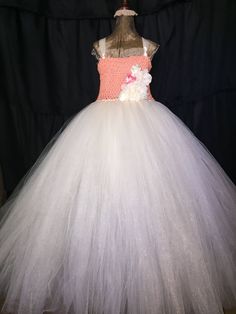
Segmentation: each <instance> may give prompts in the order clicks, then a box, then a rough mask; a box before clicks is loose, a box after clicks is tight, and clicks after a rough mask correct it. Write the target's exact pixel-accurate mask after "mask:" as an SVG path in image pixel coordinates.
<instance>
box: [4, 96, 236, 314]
mask: <svg viewBox="0 0 236 314" xmlns="http://www.w3.org/2000/svg"><path fill="white" fill-rule="evenodd" d="M2 213H4V217H3V218H2V220H1V225H0V289H1V293H2V295H4V300H5V303H4V305H3V311H5V312H7V313H8V312H10V313H14V314H15V313H19V314H31V313H33V314H38V313H43V312H44V311H45V313H48V312H49V311H51V312H53V313H61V314H66V313H75V314H124V313H127V314H192V313H194V314H222V313H223V307H224V308H231V307H234V306H236V187H235V185H234V184H233V182H232V181H231V180H230V179H229V177H228V176H227V175H226V173H225V172H224V171H223V169H222V168H221V167H220V166H219V164H218V163H217V161H216V160H215V159H214V157H213V156H212V155H211V154H210V152H209V151H208V150H207V149H206V147H205V146H204V145H203V144H202V143H201V142H200V141H199V140H198V139H197V138H196V137H195V136H194V135H193V133H192V132H191V131H190V130H189V129H188V128H187V127H186V126H185V125H184V123H183V122H182V121H181V120H180V119H179V118H177V116H175V115H174V114H173V113H172V112H171V111H170V110H169V109H168V108H167V107H166V106H164V105H163V104H161V103H159V102H156V101H141V102H127V101H126V102H120V101H98V100H97V101H95V102H93V103H91V104H90V105H88V106H87V107H85V108H84V109H83V110H82V111H80V112H79V113H78V114H77V115H76V116H75V117H74V118H73V120H72V121H71V122H70V123H69V124H68V125H67V127H66V128H65V129H64V130H63V131H62V132H60V134H58V135H57V136H56V137H55V138H54V141H52V142H51V143H50V144H49V146H48V147H47V148H46V149H45V151H44V152H43V154H42V155H41V157H40V158H39V160H38V161H37V163H36V164H35V165H34V167H33V168H32V169H31V171H30V172H29V173H28V175H27V176H26V177H25V179H24V181H23V182H21V184H20V187H18V188H17V190H16V191H15V193H14V194H13V197H11V199H10V200H9V201H8V202H7V203H6V204H5V205H4V207H3V208H2ZM5 312H4V313H5Z"/></svg>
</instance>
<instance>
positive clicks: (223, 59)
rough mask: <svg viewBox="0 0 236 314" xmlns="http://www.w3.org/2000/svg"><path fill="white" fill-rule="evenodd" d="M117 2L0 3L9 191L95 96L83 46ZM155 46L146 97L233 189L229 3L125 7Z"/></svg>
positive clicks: (233, 31)
mask: <svg viewBox="0 0 236 314" xmlns="http://www.w3.org/2000/svg"><path fill="white" fill-rule="evenodd" d="M118 6H119V1H111V0H110V1H108V0H107V1H105V0H96V1H80V0H64V1H63V0H51V1H49V0H5V1H4V0H0V73H1V74H0V75H1V84H0V149H1V151H0V164H1V166H2V169H3V175H4V181H5V186H6V189H7V191H8V193H10V192H11V191H12V190H13V188H14V187H15V186H16V184H17V182H18V181H19V179H20V178H21V177H22V176H23V175H24V174H25V173H26V171H27V170H28V169H29V168H30V166H31V165H32V164H33V163H34V161H35V160H36V158H37V157H38V155H39V154H40V152H41V151H42V149H43V148H44V147H45V145H46V144H47V143H48V141H49V140H50V139H51V138H52V136H53V135H54V134H55V133H56V131H57V130H58V129H59V128H60V127H61V126H62V125H63V123H64V122H65V121H66V120H68V119H69V118H70V117H72V116H73V115H74V114H76V113H77V112H79V111H80V110H81V109H82V108H84V107H85V106H86V105H88V104H89V103H91V102H92V101H94V100H95V99H96V96H97V94H98V88H99V78H98V73H97V70H96V60H95V58H94V57H93V56H91V54H90V52H91V48H92V43H93V42H94V41H95V40H97V39H99V38H100V37H104V36H107V35H108V34H110V32H111V31H112V28H113V26H114V19H113V18H112V16H113V14H114V11H115V10H116V8H117V7H118ZM130 6H131V7H132V8H134V9H135V10H136V11H137V12H139V13H140V15H139V16H138V17H136V27H137V30H138V31H139V33H140V34H141V35H143V36H144V37H146V38H150V39H151V40H153V41H156V42H158V43H159V44H160V49H159V51H158V53H157V54H156V55H155V57H154V59H153V68H152V71H151V74H152V76H153V81H152V83H151V90H152V94H153V96H154V97H155V99H156V100H158V101H160V102H162V103H164V104H165V105H166V106H168V107H169V108H170V109H171V110H172V111H173V112H174V113H175V114H176V115H178V116H179V117H180V118H181V119H182V120H183V121H184V122H185V123H186V124H187V125H188V127H189V128H190V129H191V130H192V131H193V132H194V133H195V135H196V136H197V137H198V138H199V139H200V140H201V141H202V142H203V143H204V144H205V145H206V147H207V148H208V149H209V150H210V152H211V153H212V154H213V155H214V156H215V158H216V159H217V160H218V161H219V162H220V164H221V165H222V167H223V168H224V169H225V171H226V172H227V173H228V175H229V176H230V177H231V179H232V180H234V182H236V166H235V164H236V162H235V160H236V150H235V149H234V142H235V141H234V140H235V135H236V62H235V56H236V42H235V39H236V22H235V21H236V1H235V0H224V1H223V0H192V1H171V0H148V1H147V0H145V1H144V0H143V1H138V0H137V1H130Z"/></svg>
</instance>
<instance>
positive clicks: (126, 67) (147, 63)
mask: <svg viewBox="0 0 236 314" xmlns="http://www.w3.org/2000/svg"><path fill="white" fill-rule="evenodd" d="M99 47H100V50H101V51H102V57H101V58H100V59H99V61H98V72H99V74H100V88H99V94H98V97H97V99H98V100H102V99H104V100H105V99H117V98H118V96H119V93H120V91H121V85H122V84H123V83H124V81H125V78H126V76H127V74H128V73H129V72H130V69H131V67H132V66H133V65H135V64H139V65H140V66H141V68H142V70H144V69H147V70H148V71H150V70H151V67H152V65H151V60H150V58H149V57H148V56H147V46H146V45H145V41H144V38H143V48H144V54H143V55H139V56H129V57H106V56H105V38H103V39H100V41H99ZM147 98H148V99H149V100H151V99H153V97H152V95H151V92H150V87H149V86H148V90H147Z"/></svg>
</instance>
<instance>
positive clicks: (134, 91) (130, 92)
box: [118, 64, 152, 101]
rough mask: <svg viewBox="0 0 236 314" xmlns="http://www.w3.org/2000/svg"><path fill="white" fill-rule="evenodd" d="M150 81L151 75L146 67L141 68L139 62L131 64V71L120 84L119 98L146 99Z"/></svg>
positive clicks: (122, 99)
mask: <svg viewBox="0 0 236 314" xmlns="http://www.w3.org/2000/svg"><path fill="white" fill-rule="evenodd" d="M151 81H152V76H151V74H150V73H148V70H147V69H144V70H142V68H141V66H140V65H139V64H135V65H133V66H132V67H131V72H130V73H128V74H127V76H126V78H125V83H124V84H122V86H121V92H120V94H119V97H118V98H119V100H121V101H124V100H135V101H137V100H141V99H147V89H148V85H149V84H150V83H151Z"/></svg>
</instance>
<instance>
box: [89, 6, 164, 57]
mask: <svg viewBox="0 0 236 314" xmlns="http://www.w3.org/2000/svg"><path fill="white" fill-rule="evenodd" d="M120 10H124V12H125V10H128V6H127V5H124V6H123V7H122V8H121V9H120ZM146 42H147V43H148V45H147V46H148V49H147V55H148V56H149V57H150V59H152V57H153V55H154V54H155V52H156V51H157V50H158V48H159V46H160V45H159V44H157V43H155V42H153V41H151V40H148V39H146ZM93 50H94V52H95V55H96V56H97V57H98V58H99V57H101V50H100V48H99V41H96V42H94V44H93ZM142 51H143V42H142V37H141V36H140V35H139V34H138V32H137V31H136V29H135V24H134V16H133V15H125V14H124V15H123V14H122V15H120V16H117V17H116V24H115V28H114V30H113V32H112V33H111V34H110V35H109V36H107V37H106V52H107V56H109V57H127V56H130V55H141V54H142Z"/></svg>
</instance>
